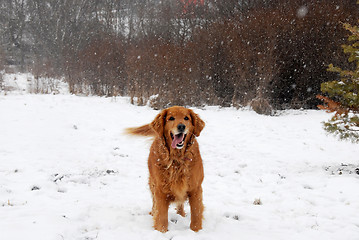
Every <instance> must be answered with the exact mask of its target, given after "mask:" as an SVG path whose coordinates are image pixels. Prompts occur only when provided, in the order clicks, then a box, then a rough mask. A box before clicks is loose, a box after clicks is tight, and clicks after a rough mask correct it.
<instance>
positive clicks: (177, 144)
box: [171, 133, 187, 149]
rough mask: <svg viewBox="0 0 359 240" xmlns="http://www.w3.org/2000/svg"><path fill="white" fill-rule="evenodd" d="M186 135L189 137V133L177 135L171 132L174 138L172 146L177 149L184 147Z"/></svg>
mask: <svg viewBox="0 0 359 240" xmlns="http://www.w3.org/2000/svg"><path fill="white" fill-rule="evenodd" d="M186 137H187V134H185V133H178V134H176V135H174V134H173V133H171V138H172V144H171V147H172V148H177V149H181V148H183V146H184V140H185V139H186Z"/></svg>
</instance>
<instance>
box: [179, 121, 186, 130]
mask: <svg viewBox="0 0 359 240" xmlns="http://www.w3.org/2000/svg"><path fill="white" fill-rule="evenodd" d="M177 129H178V131H179V132H184V130H185V129H186V125H184V124H182V123H181V124H178V126H177Z"/></svg>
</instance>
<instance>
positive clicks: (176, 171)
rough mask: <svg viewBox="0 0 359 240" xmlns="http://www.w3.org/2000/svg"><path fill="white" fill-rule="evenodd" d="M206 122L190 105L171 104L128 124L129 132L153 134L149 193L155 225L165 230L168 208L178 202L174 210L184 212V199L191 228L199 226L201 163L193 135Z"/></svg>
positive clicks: (133, 133)
mask: <svg viewBox="0 0 359 240" xmlns="http://www.w3.org/2000/svg"><path fill="white" fill-rule="evenodd" d="M204 126H205V123H204V122H203V120H202V119H200V118H199V116H198V115H197V114H196V113H194V112H193V111H192V110H191V109H188V108H184V107H179V106H175V107H170V108H167V109H164V110H162V111H161V112H160V113H159V114H158V115H157V116H156V117H155V119H154V120H153V121H152V122H151V123H150V124H146V125H144V126H141V127H137V128H128V129H127V133H128V134H132V135H141V136H153V137H154V141H153V143H152V146H151V149H150V154H149V157H148V170H149V185H150V189H151V193H152V202H153V205H152V212H151V213H150V214H151V215H152V216H153V220H154V226H153V227H154V229H156V230H158V231H161V232H166V231H167V228H168V208H169V205H170V203H176V204H177V213H178V214H179V215H181V216H185V212H184V209H183V203H184V202H185V201H186V200H187V199H188V200H189V204H190V207H191V224H190V228H191V229H192V230H193V231H196V232H197V231H199V230H200V229H202V218H203V209H204V207H203V203H202V186H201V185H202V181H203V177H204V174H203V164H202V158H201V155H200V152H199V147H198V143H197V141H196V137H198V136H199V135H200V133H201V131H202V129H203V128H204Z"/></svg>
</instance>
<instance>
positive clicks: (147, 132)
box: [125, 124, 156, 137]
mask: <svg viewBox="0 0 359 240" xmlns="http://www.w3.org/2000/svg"><path fill="white" fill-rule="evenodd" d="M125 133H126V134H129V135H138V136H145V137H154V136H156V132H155V131H154V130H153V128H152V127H151V126H150V124H146V125H143V126H141V127H134V128H126V129H125Z"/></svg>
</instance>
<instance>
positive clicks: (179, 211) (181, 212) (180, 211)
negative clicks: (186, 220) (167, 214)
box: [176, 202, 186, 217]
mask: <svg viewBox="0 0 359 240" xmlns="http://www.w3.org/2000/svg"><path fill="white" fill-rule="evenodd" d="M176 210H177V214H179V215H181V216H182V217H185V216H186V213H185V211H184V209H183V202H181V203H177V207H176Z"/></svg>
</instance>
